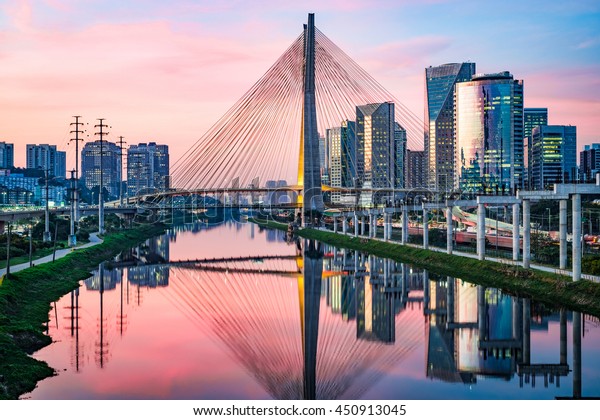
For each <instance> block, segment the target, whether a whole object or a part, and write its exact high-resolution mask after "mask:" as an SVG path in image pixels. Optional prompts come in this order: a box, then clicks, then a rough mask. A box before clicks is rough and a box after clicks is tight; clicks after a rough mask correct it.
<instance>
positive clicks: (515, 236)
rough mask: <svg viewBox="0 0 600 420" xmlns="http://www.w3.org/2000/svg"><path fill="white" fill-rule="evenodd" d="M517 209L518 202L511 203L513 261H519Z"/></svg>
mask: <svg viewBox="0 0 600 420" xmlns="http://www.w3.org/2000/svg"><path fill="white" fill-rule="evenodd" d="M519 210H520V209H519V203H516V204H513V261H519V251H520V250H521V224H520V223H519Z"/></svg>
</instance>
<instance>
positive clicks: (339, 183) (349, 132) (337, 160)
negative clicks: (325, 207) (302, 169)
mask: <svg viewBox="0 0 600 420" xmlns="http://www.w3.org/2000/svg"><path fill="white" fill-rule="evenodd" d="M327 149H328V151H329V153H328V158H329V162H328V164H327V166H328V168H329V185H331V186H332V187H346V188H351V187H354V181H355V178H356V123H355V122H354V121H348V120H346V121H342V124H341V126H340V127H334V128H330V129H328V130H327ZM341 196H342V194H341V193H340V192H339V191H338V192H335V191H334V192H332V193H331V201H332V202H334V203H338V202H340V200H341Z"/></svg>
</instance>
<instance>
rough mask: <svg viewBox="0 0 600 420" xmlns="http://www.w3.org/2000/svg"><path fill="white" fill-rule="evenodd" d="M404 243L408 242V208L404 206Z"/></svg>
mask: <svg viewBox="0 0 600 420" xmlns="http://www.w3.org/2000/svg"><path fill="white" fill-rule="evenodd" d="M401 243H402V245H406V244H407V243H408V208H407V207H406V206H403V207H402V241H401Z"/></svg>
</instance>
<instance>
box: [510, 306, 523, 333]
mask: <svg viewBox="0 0 600 420" xmlns="http://www.w3.org/2000/svg"><path fill="white" fill-rule="evenodd" d="M522 312H523V310H522V309H521V299H520V298H516V297H514V298H512V317H513V326H512V336H513V339H515V340H520V339H521V333H522V326H521V315H522Z"/></svg>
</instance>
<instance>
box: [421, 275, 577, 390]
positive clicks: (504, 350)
mask: <svg viewBox="0 0 600 420" xmlns="http://www.w3.org/2000/svg"><path fill="white" fill-rule="evenodd" d="M429 277H430V278H429V279H427V280H426V283H427V284H426V290H427V293H428V295H429V300H428V304H427V307H426V311H425V312H426V314H427V316H428V317H429V322H428V323H427V336H428V345H427V365H426V374H427V376H428V377H431V378H435V379H439V380H442V381H446V382H463V383H475V382H477V378H478V377H498V378H503V379H507V380H508V379H510V378H512V377H513V376H514V375H515V374H517V375H518V376H519V382H520V386H521V387H522V386H523V385H524V384H529V383H531V385H532V386H535V378H536V376H541V377H543V378H544V383H545V386H548V383H556V386H560V378H561V377H565V376H567V375H568V374H569V366H568V364H567V354H566V349H567V343H566V327H567V317H566V312H565V311H562V312H561V315H560V317H559V319H558V322H559V323H560V329H561V334H560V352H558V355H559V358H558V361H557V363H554V364H548V363H546V364H532V363H531V329H532V327H531V323H532V317H531V304H530V302H529V300H527V299H521V298H514V297H510V296H507V295H504V294H503V293H502V292H500V291H499V290H497V289H486V288H485V287H483V286H475V285H471V284H469V283H464V282H462V281H461V280H459V279H454V278H452V277H445V276H443V277H440V278H434V277H433V276H429ZM554 321H556V320H554ZM538 325H541V327H542V328H543V324H538Z"/></svg>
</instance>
